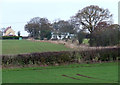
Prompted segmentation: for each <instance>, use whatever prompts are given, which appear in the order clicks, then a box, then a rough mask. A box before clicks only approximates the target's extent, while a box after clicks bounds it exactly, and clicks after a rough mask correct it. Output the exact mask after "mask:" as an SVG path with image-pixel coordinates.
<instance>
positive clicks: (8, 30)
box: [4, 26, 15, 36]
mask: <svg viewBox="0 0 120 85" xmlns="http://www.w3.org/2000/svg"><path fill="white" fill-rule="evenodd" d="M4 36H15V31H14V30H13V29H12V28H11V26H10V27H7V28H6V29H5V30H4Z"/></svg>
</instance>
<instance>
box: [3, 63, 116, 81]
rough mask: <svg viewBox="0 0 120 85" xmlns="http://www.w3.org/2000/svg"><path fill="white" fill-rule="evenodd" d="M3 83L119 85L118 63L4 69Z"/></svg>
mask: <svg viewBox="0 0 120 85" xmlns="http://www.w3.org/2000/svg"><path fill="white" fill-rule="evenodd" d="M2 74H3V75H2V76H3V77H2V78H3V83H117V82H118V63H117V62H114V63H113V62H112V63H101V64H100V63H98V64H71V65H64V66H49V67H31V68H16V69H15V68H14V69H3V73H2Z"/></svg>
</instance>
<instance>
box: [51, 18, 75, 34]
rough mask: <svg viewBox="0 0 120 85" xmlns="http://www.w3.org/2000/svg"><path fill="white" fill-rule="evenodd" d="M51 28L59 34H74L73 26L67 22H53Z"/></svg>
mask: <svg viewBox="0 0 120 85" xmlns="http://www.w3.org/2000/svg"><path fill="white" fill-rule="evenodd" d="M53 28H54V29H55V30H56V31H57V32H59V33H62V32H64V33H65V32H69V33H74V26H73V25H72V24H71V23H70V22H69V21H64V20H59V21H58V22H54V23H53Z"/></svg>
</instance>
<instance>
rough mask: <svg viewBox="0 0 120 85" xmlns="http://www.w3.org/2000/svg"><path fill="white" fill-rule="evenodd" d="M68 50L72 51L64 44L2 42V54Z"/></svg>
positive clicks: (19, 41) (18, 41)
mask: <svg viewBox="0 0 120 85" xmlns="http://www.w3.org/2000/svg"><path fill="white" fill-rule="evenodd" d="M66 50H70V48H67V47H65V46H64V45H62V44H53V43H48V42H35V41H28V40H2V54H20V53H32V52H47V51H66Z"/></svg>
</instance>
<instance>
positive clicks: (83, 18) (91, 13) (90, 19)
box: [75, 5, 112, 33]
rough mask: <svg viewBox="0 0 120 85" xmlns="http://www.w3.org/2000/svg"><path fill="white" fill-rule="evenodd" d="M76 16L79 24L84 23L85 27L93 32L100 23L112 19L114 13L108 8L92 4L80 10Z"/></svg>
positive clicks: (83, 26)
mask: <svg viewBox="0 0 120 85" xmlns="http://www.w3.org/2000/svg"><path fill="white" fill-rule="evenodd" d="M75 18H76V20H77V21H78V22H79V24H81V25H82V28H83V29H87V30H88V31H89V32H90V33H92V32H93V31H94V29H95V27H96V26H97V24H98V23H100V22H103V21H104V22H107V21H110V20H111V19H112V14H110V12H109V10H108V9H103V8H100V7H99V6H94V5H91V6H87V7H85V8H83V9H82V10H79V11H78V13H77V14H76V15H75Z"/></svg>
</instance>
